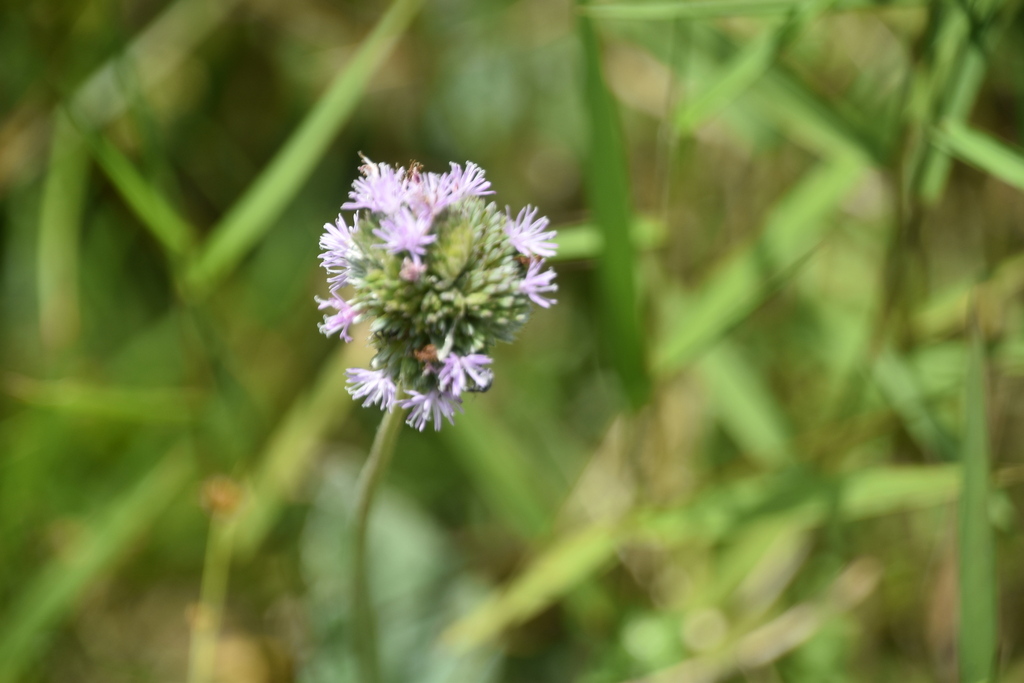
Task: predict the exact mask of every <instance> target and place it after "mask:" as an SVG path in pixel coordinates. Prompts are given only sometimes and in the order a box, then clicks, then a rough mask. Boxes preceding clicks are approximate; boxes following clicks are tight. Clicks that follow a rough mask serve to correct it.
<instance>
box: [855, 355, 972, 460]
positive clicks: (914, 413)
mask: <svg viewBox="0 0 1024 683" xmlns="http://www.w3.org/2000/svg"><path fill="white" fill-rule="evenodd" d="M872 371H873V372H872V374H873V376H874V379H875V383H876V384H877V385H878V388H879V389H881V391H882V395H883V396H884V397H885V399H886V400H887V401H888V402H889V404H890V405H891V406H892V407H893V410H895V411H896V414H897V415H899V416H900V419H901V420H902V421H903V424H904V426H905V427H906V430H907V432H908V433H909V434H910V436H911V437H912V438H913V439H914V441H915V442H917V444H918V446H919V447H920V448H921V449H923V450H925V451H928V452H930V453H932V454H933V455H934V456H937V457H939V458H941V459H943V460H946V461H952V460H955V459H956V442H955V441H954V439H953V437H952V436H951V435H950V433H949V431H948V430H947V429H946V428H945V427H944V426H943V424H942V422H941V421H940V420H939V418H938V417H937V416H936V415H935V411H933V410H932V409H931V408H930V407H929V405H928V401H927V400H926V398H925V396H924V392H923V391H922V389H921V384H920V382H919V381H918V379H917V377H915V375H914V372H913V371H912V370H911V368H909V367H908V366H907V364H906V363H904V362H903V361H902V360H901V359H900V358H899V357H898V356H897V355H896V354H895V353H893V352H892V351H890V350H885V351H883V352H882V353H880V354H879V356H878V358H877V359H876V360H875V364H874V367H873V368H872Z"/></svg>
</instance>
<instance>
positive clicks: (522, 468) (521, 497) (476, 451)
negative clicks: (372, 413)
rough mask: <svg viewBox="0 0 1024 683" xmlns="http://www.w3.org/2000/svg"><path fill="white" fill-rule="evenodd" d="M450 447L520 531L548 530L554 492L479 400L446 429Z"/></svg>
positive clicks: (503, 517)
mask: <svg viewBox="0 0 1024 683" xmlns="http://www.w3.org/2000/svg"><path fill="white" fill-rule="evenodd" d="M441 437H442V438H443V439H444V440H445V443H446V444H447V445H448V450H449V451H450V452H452V453H453V454H454V455H456V456H457V457H458V458H459V460H460V461H461V463H462V465H463V467H464V468H465V469H466V471H467V472H468V474H469V476H470V478H471V479H472V480H473V482H475V484H476V486H475V488H476V490H477V491H479V493H480V495H481V496H482V497H483V498H484V499H485V500H486V502H487V503H488V505H489V506H490V507H491V508H492V510H493V511H494V512H495V514H496V516H498V517H500V518H501V520H502V521H503V522H504V523H505V524H506V525H508V527H509V528H511V529H514V530H515V531H517V532H518V533H520V534H522V535H523V536H524V537H525V538H537V537H538V536H542V535H544V534H546V533H547V532H548V530H549V529H550V526H551V520H552V517H553V515H554V506H555V503H554V500H555V495H554V494H555V492H554V491H553V490H552V488H551V485H550V484H547V483H545V482H549V481H550V479H549V478H547V477H548V475H546V474H545V473H544V472H543V471H540V469H539V468H538V467H537V466H536V465H535V461H533V460H532V459H531V458H530V457H529V456H528V455H527V453H526V448H525V446H523V445H522V444H521V443H520V442H519V440H518V439H517V438H516V437H515V435H514V434H513V433H511V432H510V431H509V430H508V429H506V428H505V427H504V426H503V425H502V424H501V423H500V422H499V421H497V420H495V419H493V418H491V417H489V416H488V415H487V413H486V412H485V410H484V406H482V405H476V406H474V408H473V410H467V411H466V414H465V415H460V416H459V427H458V429H446V430H442V432H441Z"/></svg>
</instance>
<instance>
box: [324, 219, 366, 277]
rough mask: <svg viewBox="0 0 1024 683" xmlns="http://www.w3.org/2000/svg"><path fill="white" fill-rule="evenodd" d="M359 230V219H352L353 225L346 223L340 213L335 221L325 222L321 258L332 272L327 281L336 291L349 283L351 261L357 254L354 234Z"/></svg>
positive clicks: (325, 267)
mask: <svg viewBox="0 0 1024 683" xmlns="http://www.w3.org/2000/svg"><path fill="white" fill-rule="evenodd" d="M358 230H359V223H358V219H356V220H353V221H352V227H351V228H349V227H348V226H347V225H346V224H345V219H344V218H342V217H341V216H340V215H339V216H338V220H337V221H335V222H334V223H324V234H323V235H321V236H320V248H321V249H323V253H321V254H320V260H321V261H322V264H321V265H323V267H324V269H325V270H326V271H327V272H328V273H331V277H329V278H328V279H327V282H328V283H329V284H330V286H331V292H332V293H334V292H336V291H338V290H339V289H341V288H342V287H344V286H345V285H346V284H348V271H349V268H350V267H351V265H352V264H351V262H350V261H349V259H350V258H352V257H353V256H354V255H355V249H356V245H355V242H354V241H353V239H352V234H353V233H355V232H357V231H358Z"/></svg>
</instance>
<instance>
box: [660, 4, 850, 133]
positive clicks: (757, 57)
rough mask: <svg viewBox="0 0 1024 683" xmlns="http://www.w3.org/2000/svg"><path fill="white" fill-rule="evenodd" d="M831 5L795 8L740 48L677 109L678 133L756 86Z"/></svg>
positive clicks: (688, 129)
mask: <svg viewBox="0 0 1024 683" xmlns="http://www.w3.org/2000/svg"><path fill="white" fill-rule="evenodd" d="M831 2H832V0H811V1H810V2H802V3H800V4H799V5H796V6H794V8H793V12H794V13H793V15H792V16H791V17H790V18H789V19H787V20H786V21H784V22H782V24H781V25H779V26H778V27H776V28H774V29H770V30H768V31H766V32H765V33H763V34H762V35H761V36H759V37H758V38H757V39H756V40H753V41H751V42H750V43H749V44H748V45H747V46H746V47H744V48H742V49H741V50H740V51H739V52H738V53H737V54H736V55H734V56H733V58H732V61H730V63H729V64H728V65H727V66H726V67H725V69H724V70H723V72H722V73H720V74H719V75H718V77H717V78H715V79H714V81H713V82H712V84H711V86H710V87H709V88H708V89H707V90H705V91H704V92H703V93H701V95H699V96H698V97H697V98H695V99H694V100H693V101H692V102H691V103H689V104H688V105H686V106H685V107H682V108H681V109H680V111H679V113H678V114H677V116H676V130H677V132H678V133H680V134H681V135H685V134H687V133H689V132H691V131H693V130H694V129H695V128H697V127H698V126H699V125H700V124H701V123H703V122H704V121H706V120H707V119H708V118H710V117H712V116H714V115H715V114H716V113H717V112H719V111H720V110H721V109H722V108H723V107H725V106H726V105H728V104H729V103H730V102H732V101H733V100H735V99H736V98H737V97H739V96H740V95H741V94H742V93H743V92H744V91H746V90H747V89H748V88H749V87H750V86H752V85H753V84H754V83H756V82H757V81H758V79H760V78H761V76H763V75H764V74H765V73H766V72H767V71H768V70H769V69H770V68H771V67H772V64H774V63H775V60H776V57H777V56H778V53H779V50H780V49H782V47H783V45H784V44H785V43H786V41H787V40H788V39H789V38H791V37H792V36H793V35H794V34H795V33H797V32H798V31H800V30H801V29H802V28H803V27H804V26H805V25H806V24H807V22H809V21H810V20H812V19H813V18H814V17H815V16H817V15H818V14H819V13H821V12H822V11H824V10H825V9H826V8H827V7H828V6H829V5H830V4H831Z"/></svg>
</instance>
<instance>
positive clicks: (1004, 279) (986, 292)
mask: <svg viewBox="0 0 1024 683" xmlns="http://www.w3.org/2000/svg"><path fill="white" fill-rule="evenodd" d="M1022 288H1024V254H1015V255H1013V256H1008V257H1006V258H1004V259H1003V260H1002V261H1001V262H1000V263H999V265H998V266H997V267H996V269H995V272H993V273H992V274H991V275H990V276H989V278H988V279H987V280H985V281H984V282H982V283H981V284H976V282H975V281H974V280H968V281H963V282H959V283H957V284H955V285H951V286H950V287H948V288H946V289H945V290H943V291H940V292H939V293H937V294H936V295H934V296H933V297H932V298H931V299H930V300H929V301H927V302H926V303H925V304H924V306H922V308H921V310H919V311H918V312H917V313H916V315H915V320H914V322H915V325H916V326H917V328H918V329H919V331H920V332H922V333H924V334H927V335H933V336H945V335H948V334H949V333H951V332H960V331H961V330H963V328H964V320H966V318H967V313H968V310H969V309H970V303H971V300H972V297H973V298H976V299H977V303H978V306H979V308H980V309H981V310H982V311H987V310H998V309H999V308H1001V307H1002V306H1004V305H1006V303H1007V302H1009V301H1012V300H1013V299H1014V297H1016V296H1017V293H1018V292H1020V291H1021V289H1022ZM993 307H994V308H993Z"/></svg>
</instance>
